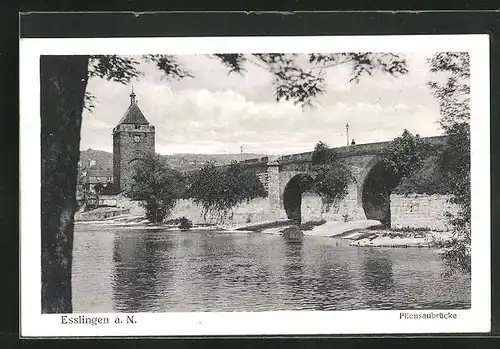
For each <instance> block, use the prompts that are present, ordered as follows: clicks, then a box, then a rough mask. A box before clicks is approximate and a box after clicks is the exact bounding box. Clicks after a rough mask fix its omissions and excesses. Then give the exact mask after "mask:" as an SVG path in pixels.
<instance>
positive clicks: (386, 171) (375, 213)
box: [361, 162, 401, 227]
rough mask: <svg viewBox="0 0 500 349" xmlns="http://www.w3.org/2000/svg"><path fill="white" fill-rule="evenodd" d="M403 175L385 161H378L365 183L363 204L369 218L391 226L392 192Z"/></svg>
mask: <svg viewBox="0 0 500 349" xmlns="http://www.w3.org/2000/svg"><path fill="white" fill-rule="evenodd" d="M400 180H401V177H400V176H398V175H396V174H395V173H394V171H393V170H392V169H390V168H388V167H387V166H384V164H383V163H381V162H378V163H377V164H375V166H373V167H372V168H371V170H370V171H369V172H368V174H367V175H366V179H365V181H364V183H363V193H362V197H361V200H362V204H363V210H364V211H365V215H366V218H367V219H374V220H377V221H380V222H381V223H382V224H383V225H385V226H387V227H390V226H391V199H390V196H391V193H392V191H393V190H394V189H395V188H396V186H397V185H398V184H399V182H400Z"/></svg>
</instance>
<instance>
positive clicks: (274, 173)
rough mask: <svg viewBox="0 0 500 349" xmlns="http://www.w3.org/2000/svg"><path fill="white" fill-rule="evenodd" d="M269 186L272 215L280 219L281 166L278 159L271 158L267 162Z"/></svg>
mask: <svg viewBox="0 0 500 349" xmlns="http://www.w3.org/2000/svg"><path fill="white" fill-rule="evenodd" d="M267 188H268V189H267V192H268V200H269V209H270V211H271V215H272V216H273V218H274V219H278V218H279V215H280V210H281V193H280V167H279V163H278V159H269V161H268V163H267Z"/></svg>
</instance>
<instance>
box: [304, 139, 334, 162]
mask: <svg viewBox="0 0 500 349" xmlns="http://www.w3.org/2000/svg"><path fill="white" fill-rule="evenodd" d="M337 160H338V156H337V154H336V153H335V152H334V151H333V150H332V149H330V147H328V144H326V143H324V142H322V141H319V142H318V143H317V144H316V145H315V146H314V151H313V153H312V158H311V164H312V165H313V166H315V165H321V164H331V163H334V162H335V161H337Z"/></svg>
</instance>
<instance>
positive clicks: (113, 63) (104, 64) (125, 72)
mask: <svg viewBox="0 0 500 349" xmlns="http://www.w3.org/2000/svg"><path fill="white" fill-rule="evenodd" d="M138 65H139V61H137V60H136V59H135V58H132V57H127V56H118V55H94V56H90V57H89V77H91V78H92V77H99V78H102V79H106V80H110V81H114V82H119V83H121V84H126V83H128V82H130V80H132V79H133V78H137V77H139V76H141V75H142V73H141V72H140V71H139V70H138V69H137V66H138Z"/></svg>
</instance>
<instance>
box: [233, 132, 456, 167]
mask: <svg viewBox="0 0 500 349" xmlns="http://www.w3.org/2000/svg"><path fill="white" fill-rule="evenodd" d="M422 139H424V140H425V141H427V142H429V143H430V144H431V145H435V146H440V145H444V144H445V142H446V139H447V136H433V137H422ZM389 144H391V141H386V142H376V143H366V144H356V145H349V146H343V147H336V148H332V149H334V150H335V151H336V152H337V153H338V154H339V156H341V157H351V156H360V155H376V154H378V153H379V152H380V151H382V150H383V149H385V148H387V147H388V146H389ZM312 154H313V152H312V151H309V152H304V153H296V154H289V155H282V156H279V157H277V161H278V163H279V164H280V165H281V164H289V163H303V162H310V161H311V159H312ZM272 159H273V157H268V156H266V157H262V158H255V159H248V160H243V161H240V163H241V164H245V165H253V166H255V165H265V164H267V163H268V162H270V161H272Z"/></svg>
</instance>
